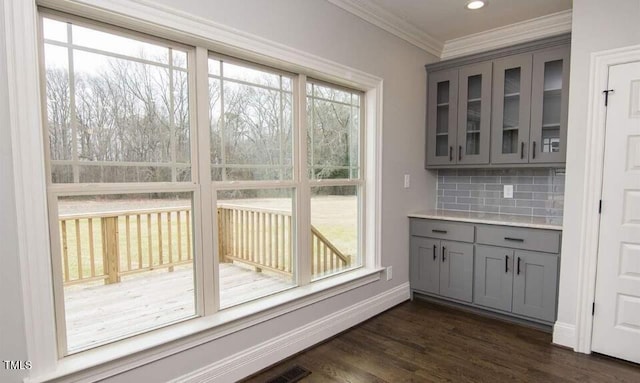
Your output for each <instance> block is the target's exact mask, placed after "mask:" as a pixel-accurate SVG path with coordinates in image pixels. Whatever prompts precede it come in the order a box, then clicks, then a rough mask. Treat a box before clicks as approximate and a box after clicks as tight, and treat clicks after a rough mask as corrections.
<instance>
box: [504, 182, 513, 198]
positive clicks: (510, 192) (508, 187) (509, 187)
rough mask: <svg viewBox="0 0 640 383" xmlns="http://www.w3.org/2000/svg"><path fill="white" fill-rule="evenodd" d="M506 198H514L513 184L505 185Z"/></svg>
mask: <svg viewBox="0 0 640 383" xmlns="http://www.w3.org/2000/svg"><path fill="white" fill-rule="evenodd" d="M504 198H513V185H504Z"/></svg>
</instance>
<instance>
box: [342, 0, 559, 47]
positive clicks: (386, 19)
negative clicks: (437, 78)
mask: <svg viewBox="0 0 640 383" xmlns="http://www.w3.org/2000/svg"><path fill="white" fill-rule="evenodd" d="M329 1H330V2H331V3H333V4H335V5H337V6H339V7H342V8H344V9H345V10H347V11H349V12H351V13H353V14H355V15H357V16H359V17H361V18H363V19H365V20H367V21H369V22H372V23H373V24H375V25H378V26H380V27H382V28H383V29H386V30H387V31H389V32H391V33H393V34H395V35H397V36H399V37H401V38H404V39H405V40H407V41H409V42H412V43H415V42H416V41H418V44H416V45H418V46H420V45H425V44H426V45H427V46H428V47H429V48H434V49H435V50H438V49H440V50H442V47H443V46H446V44H448V43H449V42H451V40H454V39H460V38H462V37H467V36H469V35H472V34H476V33H480V32H486V31H489V30H492V29H495V28H500V27H505V26H510V25H512V24H516V25H518V23H520V24H522V22H525V21H527V20H531V19H535V18H539V17H542V16H548V15H552V14H557V13H558V12H563V11H569V12H570V10H571V8H572V0H487V1H486V2H487V5H486V6H485V7H483V8H481V9H479V10H475V11H470V10H467V9H466V7H465V5H466V4H467V2H468V0H329ZM565 13H566V12H565ZM569 17H570V16H569ZM528 26H529V25H528V24H525V26H522V25H521V27H520V30H519V32H520V33H523V32H526V29H527V28H528ZM538 26H542V27H543V28H544V27H545V24H538ZM523 28H524V30H523ZM412 40H414V41H412ZM421 43H424V44H421ZM421 47H424V46H421Z"/></svg>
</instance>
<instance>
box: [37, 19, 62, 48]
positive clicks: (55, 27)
mask: <svg viewBox="0 0 640 383" xmlns="http://www.w3.org/2000/svg"><path fill="white" fill-rule="evenodd" d="M42 30H43V32H44V38H45V39H47V40H55V41H60V42H63V43H66V42H69V40H68V38H67V36H68V35H67V23H64V22H62V21H57V20H51V19H42Z"/></svg>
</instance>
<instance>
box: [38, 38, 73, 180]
mask: <svg viewBox="0 0 640 383" xmlns="http://www.w3.org/2000/svg"><path fill="white" fill-rule="evenodd" d="M44 55H45V75H46V92H47V125H48V127H49V129H48V131H49V152H50V156H51V160H53V161H55V160H70V159H72V152H73V150H72V148H73V134H72V132H71V93H70V87H69V60H68V50H67V49H66V48H62V47H58V46H55V45H49V44H45V45H44ZM53 170H54V169H52V173H53V174H52V175H53V179H54V180H57V181H59V182H62V179H61V178H60V177H58V176H55V172H54V171H53ZM54 182H55V181H54ZM69 182H73V174H72V176H71V178H70V180H69Z"/></svg>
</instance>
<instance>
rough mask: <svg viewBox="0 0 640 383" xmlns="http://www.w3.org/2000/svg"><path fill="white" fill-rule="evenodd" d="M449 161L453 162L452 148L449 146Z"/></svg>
mask: <svg viewBox="0 0 640 383" xmlns="http://www.w3.org/2000/svg"><path fill="white" fill-rule="evenodd" d="M449 161H453V146H449Z"/></svg>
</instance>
